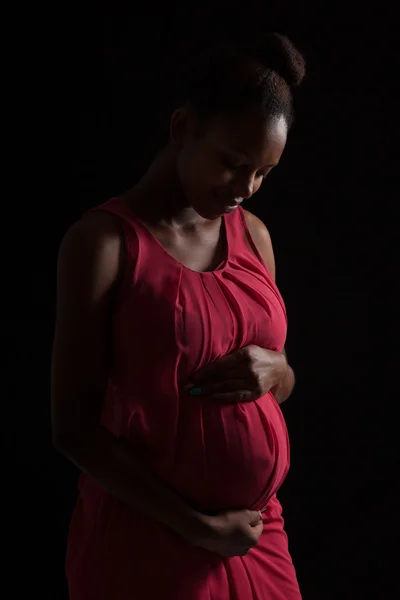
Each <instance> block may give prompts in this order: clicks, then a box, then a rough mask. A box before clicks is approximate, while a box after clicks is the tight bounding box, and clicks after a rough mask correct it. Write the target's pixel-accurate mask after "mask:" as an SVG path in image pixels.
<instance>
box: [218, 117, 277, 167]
mask: <svg viewBox="0 0 400 600" xmlns="http://www.w3.org/2000/svg"><path fill="white" fill-rule="evenodd" d="M286 137H287V124H286V121H285V119H284V118H283V117H280V118H271V119H268V120H267V119H265V118H264V117H263V116H262V115H260V114H259V113H257V112H249V113H245V114H240V115H237V116H236V115H235V116H233V115H232V116H221V117H217V118H216V119H214V120H213V121H212V122H211V123H210V125H209V127H208V128H207V131H206V139H207V140H208V141H209V142H211V143H212V144H213V145H216V146H219V147H221V148H224V149H227V150H230V151H233V152H236V153H238V154H245V155H247V156H249V157H256V156H257V157H259V156H265V155H268V156H271V155H279V156H280V154H281V153H282V151H283V149H284V147H285V143H286Z"/></svg>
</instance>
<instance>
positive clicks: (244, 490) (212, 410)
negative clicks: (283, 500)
mask: <svg viewBox="0 0 400 600" xmlns="http://www.w3.org/2000/svg"><path fill="white" fill-rule="evenodd" d="M152 466H153V468H154V469H155V470H156V471H157V473H158V475H159V476H160V477H162V479H163V480H164V481H165V482H166V483H168V484H169V485H170V486H171V487H173V488H174V489H175V490H176V491H177V492H178V493H180V494H181V495H182V496H183V497H184V498H185V499H186V500H187V501H188V502H190V503H191V504H192V505H193V506H194V507H196V508H197V509H199V510H202V511H204V512H214V511H219V510H225V509H234V508H256V509H261V508H262V507H263V506H264V505H265V503H266V502H267V500H268V499H269V497H270V496H271V495H272V494H274V493H275V492H276V490H277V489H278V488H279V486H280V485H281V483H282V482H283V480H284V478H285V477H286V474H287V471H288V468H289V443H288V437H287V430H286V424H285V422H284V419H283V415H282V413H281V410H280V408H279V406H278V404H277V402H276V401H275V399H274V398H273V396H272V395H271V394H266V395H265V396H263V397H262V398H260V399H259V400H257V401H256V402H251V403H243V404H235V405H230V406H221V405H216V404H212V403H210V402H206V401H204V400H199V399H197V398H196V399H193V398H191V397H189V398H185V399H184V400H183V401H182V404H181V407H180V411H179V421H178V427H177V432H176V436H175V438H174V440H173V443H172V444H171V448H168V450H167V452H166V454H165V455H164V456H163V457H160V459H159V460H155V461H154V463H153V465H152Z"/></svg>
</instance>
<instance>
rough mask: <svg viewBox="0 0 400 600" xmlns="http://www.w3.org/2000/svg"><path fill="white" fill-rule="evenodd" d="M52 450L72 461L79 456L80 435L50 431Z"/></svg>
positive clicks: (80, 446)
mask: <svg viewBox="0 0 400 600" xmlns="http://www.w3.org/2000/svg"><path fill="white" fill-rule="evenodd" d="M52 443H53V448H54V449H55V450H57V452H59V453H60V454H62V455H63V456H65V457H67V458H70V459H72V460H74V459H75V458H76V457H77V456H78V455H79V454H80V450H79V449H80V448H82V439H81V436H80V435H77V434H76V433H71V432H65V431H57V430H54V429H53V431H52Z"/></svg>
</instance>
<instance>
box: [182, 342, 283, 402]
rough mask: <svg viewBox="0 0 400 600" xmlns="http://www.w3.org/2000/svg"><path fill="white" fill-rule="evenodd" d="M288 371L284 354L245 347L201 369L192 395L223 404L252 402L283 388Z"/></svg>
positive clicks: (193, 379) (191, 389) (194, 381)
mask: <svg viewBox="0 0 400 600" xmlns="http://www.w3.org/2000/svg"><path fill="white" fill-rule="evenodd" d="M287 368H288V364H287V361H286V357H285V355H284V354H281V353H280V352H274V351H272V350H266V349H264V348H260V347H259V346H254V345H251V346H245V347H244V348H241V349H240V350H238V351H237V352H233V353H232V354H228V355H227V356H224V357H223V358H221V359H220V360H218V361H217V362H215V363H212V364H211V365H206V366H205V367H202V368H201V369H199V370H198V371H197V372H196V373H195V375H194V376H193V378H192V380H191V384H190V386H188V393H189V395H191V396H202V397H207V398H209V399H210V400H214V401H217V402H223V403H235V402H251V401H253V400H257V399H258V398H260V397H261V396H263V395H264V394H266V393H267V392H269V391H270V390H271V388H273V387H274V386H275V385H277V384H279V382H280V381H281V380H282V378H283V377H284V376H285V374H286V371H287Z"/></svg>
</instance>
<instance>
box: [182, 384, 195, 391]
mask: <svg viewBox="0 0 400 600" xmlns="http://www.w3.org/2000/svg"><path fill="white" fill-rule="evenodd" d="M192 388H194V383H188V384H187V385H185V388H184V389H185V390H186V391H187V390H190V389H192Z"/></svg>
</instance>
